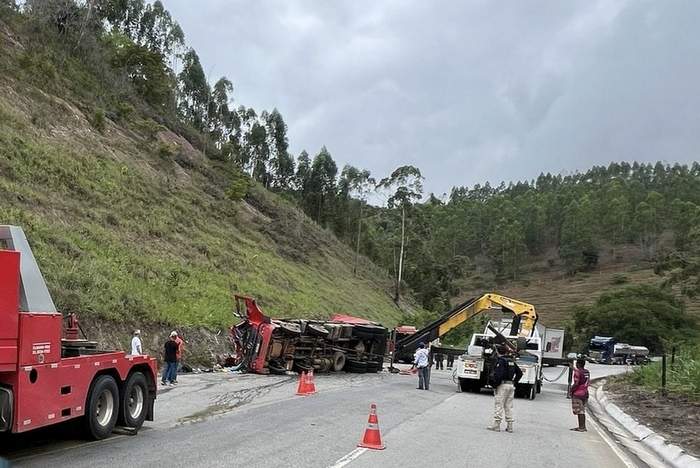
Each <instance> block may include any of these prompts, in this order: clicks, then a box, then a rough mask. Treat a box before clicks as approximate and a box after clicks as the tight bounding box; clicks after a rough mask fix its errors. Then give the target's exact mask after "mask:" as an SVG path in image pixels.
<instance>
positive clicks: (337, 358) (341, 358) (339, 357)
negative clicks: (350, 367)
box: [333, 351, 345, 372]
mask: <svg viewBox="0 0 700 468" xmlns="http://www.w3.org/2000/svg"><path fill="white" fill-rule="evenodd" d="M343 367H345V353H341V352H340V351H338V352H336V353H335V354H334V355H333V370H334V371H335V372H340V371H341V370H343Z"/></svg>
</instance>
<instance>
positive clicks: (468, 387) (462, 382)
mask: <svg viewBox="0 0 700 468" xmlns="http://www.w3.org/2000/svg"><path fill="white" fill-rule="evenodd" d="M473 388H474V386H473V385H472V383H471V382H470V381H469V379H459V389H460V390H461V391H463V392H471V391H473Z"/></svg>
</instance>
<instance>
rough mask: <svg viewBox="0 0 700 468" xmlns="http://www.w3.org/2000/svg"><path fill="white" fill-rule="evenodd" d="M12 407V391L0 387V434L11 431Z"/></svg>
mask: <svg viewBox="0 0 700 468" xmlns="http://www.w3.org/2000/svg"><path fill="white" fill-rule="evenodd" d="M13 407H14V401H13V398H12V390H10V389H9V388H4V387H0V432H8V431H9V430H10V429H12V408H13Z"/></svg>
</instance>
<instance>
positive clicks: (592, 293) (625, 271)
mask: <svg viewBox="0 0 700 468" xmlns="http://www.w3.org/2000/svg"><path fill="white" fill-rule="evenodd" d="M616 256H617V260H616V261H612V260H611V258H612V256H610V255H605V253H604V254H603V255H602V256H601V264H600V266H599V268H598V269H597V270H595V271H592V272H590V273H582V274H578V275H576V276H573V277H570V276H567V275H565V274H564V272H563V270H562V269H561V267H559V266H557V265H555V266H553V267H550V266H549V265H548V264H547V262H546V260H545V259H539V261H536V262H533V263H532V264H529V265H527V266H526V267H525V270H526V271H527V272H526V273H525V274H524V275H523V276H522V277H521V278H520V279H518V280H517V281H508V282H505V283H500V284H499V283H496V282H495V281H493V280H491V279H490V278H488V276H487V275H483V274H481V275H479V274H473V275H471V276H470V277H469V278H466V279H465V280H464V282H463V285H462V288H461V289H462V292H461V294H460V296H459V298H457V299H456V300H455V302H457V300H460V299H461V300H464V299H467V298H469V297H473V296H475V295H477V294H480V293H481V292H483V291H486V290H494V291H497V292H499V293H501V294H504V295H506V296H509V297H512V298H514V299H520V300H523V301H526V302H529V303H531V304H534V305H535V307H536V309H537V312H538V314H539V317H540V320H542V322H543V323H544V324H546V325H548V326H552V327H556V326H563V325H564V323H565V321H566V320H567V319H568V318H569V317H570V309H571V307H572V306H574V305H577V304H592V303H593V302H595V300H596V299H598V297H599V296H600V294H601V293H603V292H606V291H610V290H614V289H616V288H622V287H625V286H627V285H630V284H659V283H660V282H661V278H660V277H659V276H657V275H655V274H654V271H653V270H652V265H651V264H650V263H648V262H645V261H644V260H643V258H642V255H641V252H640V251H639V249H638V248H636V247H634V246H625V247H624V248H618V249H617V250H616ZM555 257H556V254H555V253H550V255H548V258H555ZM623 280H624V282H622V281H623ZM686 306H687V307H688V311H689V312H690V313H692V314H694V315H695V316H696V317H700V301H698V300H695V301H689V300H686Z"/></svg>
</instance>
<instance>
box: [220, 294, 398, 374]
mask: <svg viewBox="0 0 700 468" xmlns="http://www.w3.org/2000/svg"><path fill="white" fill-rule="evenodd" d="M235 299H236V313H237V315H238V316H239V317H240V318H241V319H242V321H241V322H240V323H239V324H237V325H235V326H233V327H231V330H230V338H231V341H232V343H233V346H234V351H235V358H234V360H235V362H234V370H247V371H249V372H255V373H257V374H270V373H272V374H285V373H287V372H295V371H296V372H302V371H308V370H311V369H314V370H315V371H318V372H329V371H333V372H340V371H346V372H355V373H366V372H370V373H372V372H379V371H380V370H382V367H383V365H384V355H385V353H386V348H387V341H388V338H389V331H388V330H387V329H386V328H384V327H382V326H381V325H378V324H376V323H373V322H370V321H368V320H364V319H360V318H357V317H351V316H347V315H335V316H333V317H331V319H330V320H327V321H321V320H305V319H272V318H270V317H268V316H267V315H265V314H264V313H263V311H262V310H261V309H260V307H259V306H258V304H257V303H256V302H255V299H253V298H251V297H246V296H239V295H236V296H235Z"/></svg>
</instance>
